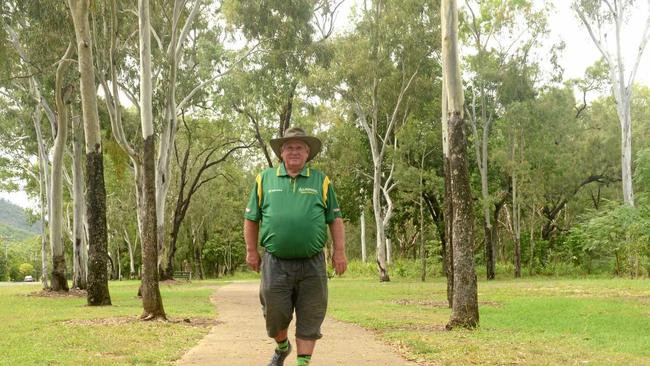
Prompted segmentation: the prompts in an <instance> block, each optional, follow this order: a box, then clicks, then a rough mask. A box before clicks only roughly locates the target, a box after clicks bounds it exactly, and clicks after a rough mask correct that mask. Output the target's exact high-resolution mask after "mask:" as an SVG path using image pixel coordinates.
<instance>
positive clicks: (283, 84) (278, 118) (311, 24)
mask: <svg viewBox="0 0 650 366" xmlns="http://www.w3.org/2000/svg"><path fill="white" fill-rule="evenodd" d="M342 3H343V1H342V0H299V1H292V2H287V1H283V0H272V1H265V2H262V3H260V2H259V1H253V0H226V1H224V5H223V8H224V15H225V18H226V21H227V22H228V24H229V26H230V27H232V28H234V29H236V30H237V31H239V32H240V34H241V36H242V37H243V39H244V40H245V41H246V42H247V43H253V44H254V46H253V47H254V48H255V49H256V52H255V53H254V54H253V55H252V56H251V57H250V58H249V59H248V60H247V61H246V62H244V63H242V65H241V67H238V68H237V70H235V72H234V73H233V74H232V77H231V78H230V79H229V82H228V85H227V91H226V93H225V94H226V95H225V97H226V98H227V100H228V101H229V102H230V106H231V108H232V109H233V110H234V111H235V112H237V113H238V114H239V115H240V116H241V117H242V118H244V119H245V120H247V121H248V123H249V124H250V129H251V130H252V135H253V136H254V137H255V138H256V140H257V143H258V145H259V148H260V150H261V151H262V153H263V154H264V158H265V160H266V163H267V164H268V165H269V166H273V158H272V154H270V153H269V149H268V147H267V145H266V141H267V140H268V139H269V138H270V137H272V136H273V135H276V136H283V135H284V131H285V130H286V129H287V128H289V126H290V125H291V122H292V120H293V119H294V117H295V116H294V110H297V111H298V112H300V108H296V106H300V103H303V104H305V102H304V100H306V99H307V97H309V96H308V95H305V94H306V93H307V90H306V89H305V87H306V85H305V79H306V78H308V77H309V74H310V72H311V69H312V67H313V66H314V65H322V64H325V63H327V62H328V60H329V58H330V56H331V55H330V53H329V50H328V47H327V40H328V39H329V37H330V36H331V35H332V32H333V25H334V18H335V16H336V13H337V9H338V8H339V6H340V5H341V4H342Z"/></svg>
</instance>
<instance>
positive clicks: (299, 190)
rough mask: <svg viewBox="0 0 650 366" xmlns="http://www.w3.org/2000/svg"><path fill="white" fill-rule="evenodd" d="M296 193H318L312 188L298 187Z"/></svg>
mask: <svg viewBox="0 0 650 366" xmlns="http://www.w3.org/2000/svg"><path fill="white" fill-rule="evenodd" d="M298 193H301V194H318V191H317V190H315V189H313V188H298Z"/></svg>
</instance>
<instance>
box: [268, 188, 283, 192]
mask: <svg viewBox="0 0 650 366" xmlns="http://www.w3.org/2000/svg"><path fill="white" fill-rule="evenodd" d="M273 192H282V188H271V189H269V190H268V193H273Z"/></svg>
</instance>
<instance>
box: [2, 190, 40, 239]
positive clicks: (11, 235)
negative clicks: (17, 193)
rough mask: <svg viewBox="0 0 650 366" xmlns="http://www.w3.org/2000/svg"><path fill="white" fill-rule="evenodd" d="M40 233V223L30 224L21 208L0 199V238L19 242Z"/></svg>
mask: <svg viewBox="0 0 650 366" xmlns="http://www.w3.org/2000/svg"><path fill="white" fill-rule="evenodd" d="M40 232H41V229H40V223H35V224H30V223H29V222H28V220H27V215H26V213H25V210H24V209H23V208H22V207H20V206H17V205H14V204H13V203H11V202H9V201H7V200H4V199H0V237H4V238H7V239H8V240H10V241H21V240H24V239H26V238H29V237H30V236H33V235H38V234H40Z"/></svg>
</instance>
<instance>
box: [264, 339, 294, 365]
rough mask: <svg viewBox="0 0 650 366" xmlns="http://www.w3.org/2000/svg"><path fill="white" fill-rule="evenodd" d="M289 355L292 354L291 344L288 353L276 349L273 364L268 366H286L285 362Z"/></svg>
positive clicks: (270, 363)
mask: <svg viewBox="0 0 650 366" xmlns="http://www.w3.org/2000/svg"><path fill="white" fill-rule="evenodd" d="M289 353H291V343H289V348H287V350H286V351H280V350H279V349H277V348H276V349H275V353H274V354H273V358H272V359H271V362H269V365H268V366H282V365H284V360H285V359H286V358H287V356H289Z"/></svg>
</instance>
